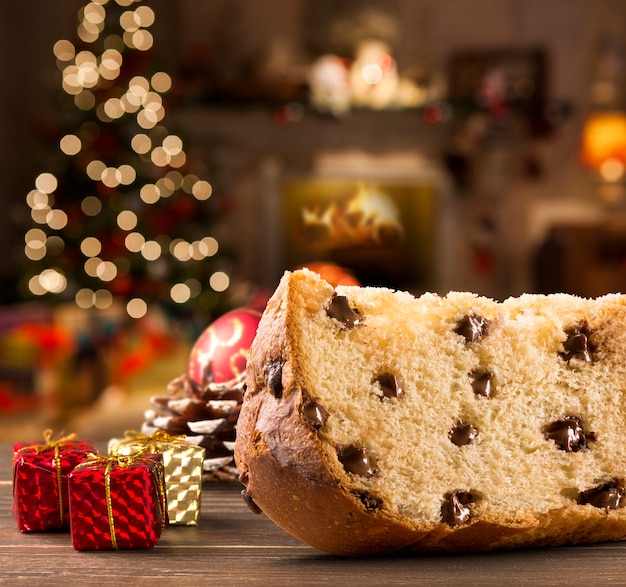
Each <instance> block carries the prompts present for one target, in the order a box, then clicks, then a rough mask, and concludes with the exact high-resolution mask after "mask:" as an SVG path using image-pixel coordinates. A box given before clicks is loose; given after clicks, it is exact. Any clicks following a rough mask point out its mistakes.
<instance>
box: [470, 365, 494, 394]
mask: <svg viewBox="0 0 626 587" xmlns="http://www.w3.org/2000/svg"><path fill="white" fill-rule="evenodd" d="M470 378H471V379H472V390H473V391H474V393H475V394H476V395H481V396H483V397H491V391H492V390H491V380H492V379H493V373H491V372H490V371H483V370H482V369H474V370H473V371H472V372H471V373H470Z"/></svg>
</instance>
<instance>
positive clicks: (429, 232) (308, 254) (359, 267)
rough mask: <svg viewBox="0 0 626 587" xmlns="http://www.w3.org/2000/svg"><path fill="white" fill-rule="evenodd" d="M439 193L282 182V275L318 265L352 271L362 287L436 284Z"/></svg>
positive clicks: (399, 184)
mask: <svg viewBox="0 0 626 587" xmlns="http://www.w3.org/2000/svg"><path fill="white" fill-rule="evenodd" d="M438 192H439V189H438V186H437V185H435V184H434V183H432V182H427V181H425V182H420V181H414V180H411V181H410V182H403V181H394V180H389V179H385V180H381V181H376V180H373V179H367V180H362V179H358V180H355V179H328V178H324V179H318V178H304V179H287V180H285V181H284V182H283V183H282V187H281V194H280V201H281V206H280V208H281V209H280V213H281V216H282V223H281V224H282V227H281V235H280V238H281V241H282V242H281V246H280V256H281V257H282V259H281V265H282V266H283V269H290V268H294V267H297V266H300V265H303V264H306V263H310V262H313V261H327V262H332V263H336V264H338V265H340V266H342V267H345V268H347V269H349V270H351V271H352V272H353V273H354V275H355V276H356V277H357V279H358V280H359V281H360V282H361V283H362V284H364V285H379V286H387V287H392V288H402V289H409V290H425V289H432V288H433V286H434V285H435V267H434V264H435V262H436V260H435V256H436V251H435V249H436V246H437V244H436V241H437V210H438V196H439V194H438Z"/></svg>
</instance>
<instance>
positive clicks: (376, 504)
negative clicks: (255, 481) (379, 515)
mask: <svg viewBox="0 0 626 587" xmlns="http://www.w3.org/2000/svg"><path fill="white" fill-rule="evenodd" d="M353 493H354V495H356V496H357V497H358V498H359V500H360V501H361V502H362V503H363V505H364V506H365V509H367V510H377V509H380V507H381V506H382V505H383V500H382V499H380V498H379V497H374V496H373V495H372V494H371V493H368V492H367V491H355V492H353Z"/></svg>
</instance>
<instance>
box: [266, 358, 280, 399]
mask: <svg viewBox="0 0 626 587" xmlns="http://www.w3.org/2000/svg"><path fill="white" fill-rule="evenodd" d="M266 377H267V387H268V389H269V391H270V393H271V394H272V395H273V396H274V397H275V398H276V399H280V398H281V397H283V362H282V361H275V362H273V363H271V364H270V365H268V367H267V372H266Z"/></svg>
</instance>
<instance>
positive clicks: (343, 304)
mask: <svg viewBox="0 0 626 587" xmlns="http://www.w3.org/2000/svg"><path fill="white" fill-rule="evenodd" d="M326 313H327V314H328V316H330V317H331V318H334V319H335V320H337V321H338V322H339V323H340V324H341V325H342V326H343V327H344V328H354V327H355V326H358V325H359V324H360V323H361V314H360V313H359V312H358V311H357V310H355V309H354V308H352V307H351V306H350V303H349V302H348V298H347V297H346V296H340V295H337V294H336V293H335V294H333V297H332V299H331V300H330V303H329V304H328V306H327V307H326Z"/></svg>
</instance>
